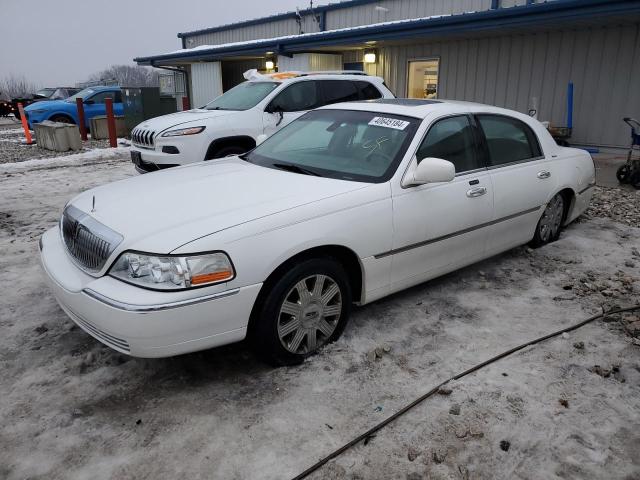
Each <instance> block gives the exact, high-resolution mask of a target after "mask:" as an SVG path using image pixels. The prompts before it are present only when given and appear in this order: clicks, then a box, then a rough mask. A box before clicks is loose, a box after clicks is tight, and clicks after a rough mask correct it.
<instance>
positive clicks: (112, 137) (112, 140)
mask: <svg viewBox="0 0 640 480" xmlns="http://www.w3.org/2000/svg"><path fill="white" fill-rule="evenodd" d="M104 106H105V109H106V110H107V127H108V128H109V145H111V147H112V148H116V147H117V146H118V139H117V138H116V118H115V117H114V116H113V98H105V99H104Z"/></svg>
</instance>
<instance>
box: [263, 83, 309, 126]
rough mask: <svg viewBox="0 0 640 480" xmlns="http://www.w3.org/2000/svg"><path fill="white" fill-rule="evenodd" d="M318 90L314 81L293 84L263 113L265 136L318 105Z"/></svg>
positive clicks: (277, 96)
mask: <svg viewBox="0 0 640 480" xmlns="http://www.w3.org/2000/svg"><path fill="white" fill-rule="evenodd" d="M320 95H321V94H320V89H319V86H318V82H317V81H315V80H303V81H300V82H296V83H293V84H291V85H289V86H288V87H287V88H285V89H284V90H283V91H282V92H280V93H279V94H278V95H276V97H275V98H274V99H273V100H272V101H271V102H270V103H269V104H268V106H267V108H266V109H265V112H264V113H263V119H262V125H263V132H264V134H265V135H268V136H271V135H273V134H274V133H275V132H277V131H278V130H280V129H281V128H282V127H284V126H285V125H287V124H289V123H291V122H292V121H293V120H295V119H296V118H298V117H299V116H300V115H302V114H304V113H306V112H307V111H308V110H311V109H314V108H316V107H318V106H319V105H320V98H321V97H320Z"/></svg>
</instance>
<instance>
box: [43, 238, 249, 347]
mask: <svg viewBox="0 0 640 480" xmlns="http://www.w3.org/2000/svg"><path fill="white" fill-rule="evenodd" d="M40 250H41V261H42V265H43V267H44V270H45V272H46V274H47V279H48V283H49V285H50V287H51V289H52V291H53V293H54V295H55V297H56V300H57V301H58V303H59V304H60V306H61V307H62V309H63V310H64V311H65V313H67V315H68V316H69V317H70V318H71V319H72V320H73V321H74V322H75V323H76V324H78V326H79V327H81V328H82V329H83V330H84V331H85V332H87V333H88V334H90V335H91V336H93V337H94V338H96V339H97V340H99V341H101V342H102V343H104V344H105V345H107V346H109V347H111V348H113V349H115V350H117V351H119V352H122V353H126V354H129V355H132V356H135V357H148V358H151V357H169V356H172V355H179V354H182V353H187V352H193V351H197V350H203V349H207V348H211V347H216V346H219V345H225V344H228V343H233V342H237V341H240V340H242V339H243V338H244V337H245V336H246V331H247V324H248V321H249V315H250V314H251V308H252V307H253V304H254V302H255V299H256V297H257V296H258V292H259V291H260V287H261V286H262V284H256V285H250V286H246V287H239V288H235V289H227V290H224V289H222V290H220V288H221V287H220V286H218V287H217V288H216V287H215V286H214V287H211V288H202V289H198V290H196V291H188V292H187V293H188V294H189V295H197V296H195V297H193V296H191V297H190V298H185V292H154V291H150V290H145V289H142V288H139V287H135V286H133V285H128V284H126V283H124V282H121V281H119V280H116V279H114V278H111V277H108V276H105V277H100V278H94V277H92V276H90V275H87V274H86V273H84V272H83V271H81V270H80V269H79V268H78V267H76V266H75V265H74V264H73V262H72V261H71V259H70V258H69V256H68V254H67V252H66V250H65V247H64V244H63V242H62V240H61V238H60V235H59V232H58V229H57V228H52V229H51V230H49V231H47V232H46V233H45V234H44V235H43V236H42V239H41V241H40Z"/></svg>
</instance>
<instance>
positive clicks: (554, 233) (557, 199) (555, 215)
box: [531, 193, 565, 247]
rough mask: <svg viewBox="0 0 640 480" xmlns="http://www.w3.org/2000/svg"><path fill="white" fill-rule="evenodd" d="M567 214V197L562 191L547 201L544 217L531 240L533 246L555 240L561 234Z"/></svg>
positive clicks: (539, 245) (541, 218)
mask: <svg viewBox="0 0 640 480" xmlns="http://www.w3.org/2000/svg"><path fill="white" fill-rule="evenodd" d="M564 216H565V199H564V197H563V196H562V195H561V194H560V193H556V194H555V195H554V197H553V198H552V199H551V200H550V201H549V203H547V206H546V207H545V209H544V212H543V213H542V217H540V220H539V221H538V225H537V226H536V232H535V233H534V235H533V240H531V246H532V247H541V246H542V245H546V244H547V243H550V242H554V241H556V240H557V239H558V237H559V236H560V230H561V229H562V222H563V220H564Z"/></svg>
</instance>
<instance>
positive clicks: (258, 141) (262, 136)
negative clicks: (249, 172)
mask: <svg viewBox="0 0 640 480" xmlns="http://www.w3.org/2000/svg"><path fill="white" fill-rule="evenodd" d="M267 137H268V135H265V134H264V133H261V134H260V135H258V136H257V137H256V147H257V146H258V145H260V144H261V143H262V142H264V141H265V140H266V139H267Z"/></svg>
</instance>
